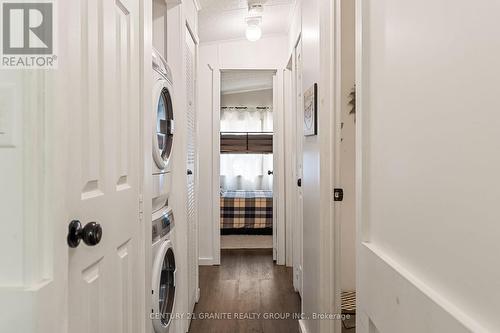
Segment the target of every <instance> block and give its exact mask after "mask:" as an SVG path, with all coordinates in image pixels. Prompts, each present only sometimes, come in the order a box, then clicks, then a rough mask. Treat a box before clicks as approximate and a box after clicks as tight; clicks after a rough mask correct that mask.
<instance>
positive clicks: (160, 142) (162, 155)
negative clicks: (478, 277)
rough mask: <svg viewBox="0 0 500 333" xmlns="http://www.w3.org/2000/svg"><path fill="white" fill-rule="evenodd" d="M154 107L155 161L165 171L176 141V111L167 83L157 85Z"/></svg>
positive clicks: (161, 81) (160, 82) (161, 82)
mask: <svg viewBox="0 0 500 333" xmlns="http://www.w3.org/2000/svg"><path fill="white" fill-rule="evenodd" d="M153 106H154V110H153V120H154V121H153V126H154V128H153V159H154V161H155V163H156V165H157V166H158V168H159V169H161V170H163V169H165V168H166V167H167V165H168V162H169V159H170V155H171V154H172V144H173V140H174V110H173V104H172V95H171V89H170V86H169V84H168V82H167V81H164V80H160V81H158V82H157V83H156V85H155V87H154V94H153Z"/></svg>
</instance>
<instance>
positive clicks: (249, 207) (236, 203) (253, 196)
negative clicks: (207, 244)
mask: <svg viewBox="0 0 500 333" xmlns="http://www.w3.org/2000/svg"><path fill="white" fill-rule="evenodd" d="M220 227H221V234H223V235H231V234H253V235H272V231H273V192H272V191H221V197H220Z"/></svg>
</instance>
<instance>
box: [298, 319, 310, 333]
mask: <svg viewBox="0 0 500 333" xmlns="http://www.w3.org/2000/svg"><path fill="white" fill-rule="evenodd" d="M299 329H300V333H308V332H307V328H306V323H305V321H304V319H299Z"/></svg>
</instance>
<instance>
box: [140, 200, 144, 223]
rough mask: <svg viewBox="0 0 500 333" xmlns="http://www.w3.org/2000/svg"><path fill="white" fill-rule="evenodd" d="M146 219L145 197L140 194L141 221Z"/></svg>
mask: <svg viewBox="0 0 500 333" xmlns="http://www.w3.org/2000/svg"><path fill="white" fill-rule="evenodd" d="M143 220H144V197H143V196H142V194H139V221H141V222H142V221H143Z"/></svg>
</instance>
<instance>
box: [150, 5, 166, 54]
mask: <svg viewBox="0 0 500 333" xmlns="http://www.w3.org/2000/svg"><path fill="white" fill-rule="evenodd" d="M152 5H153V26H152V28H153V47H154V48H155V49H156V50H158V52H160V54H161V55H162V56H163V57H164V58H165V59H166V53H167V4H166V3H165V1H164V0H153V1H152Z"/></svg>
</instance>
